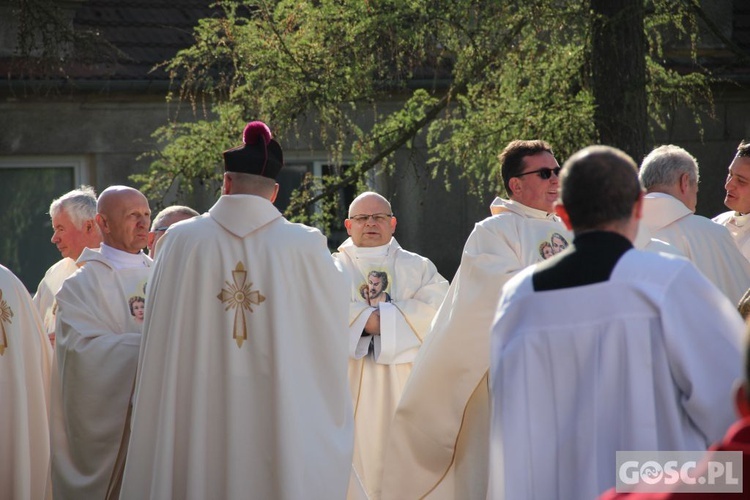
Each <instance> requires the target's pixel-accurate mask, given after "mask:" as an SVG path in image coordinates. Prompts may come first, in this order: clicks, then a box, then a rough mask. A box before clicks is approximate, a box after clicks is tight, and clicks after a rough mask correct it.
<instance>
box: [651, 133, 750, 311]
mask: <svg viewBox="0 0 750 500" xmlns="http://www.w3.org/2000/svg"><path fill="white" fill-rule="evenodd" d="M639 177H640V180H641V183H642V184H643V187H644V188H646V192H647V194H646V196H645V198H644V202H643V220H642V221H641V225H640V231H639V234H638V239H637V240H636V247H637V248H646V249H651V245H650V244H645V243H647V242H648V238H655V239H658V240H662V241H664V242H666V243H669V244H670V245H672V246H673V247H675V248H676V249H677V250H678V251H679V252H681V253H682V255H684V256H685V257H687V258H688V259H690V260H691V261H692V262H693V263H694V264H695V266H696V267H697V268H698V269H699V270H700V271H701V272H702V273H703V274H704V275H705V276H706V277H707V278H708V279H709V280H711V281H712V282H713V284H714V285H716V286H717V287H718V288H719V289H720V290H721V291H722V292H724V294H725V295H726V296H727V297H728V298H729V300H731V301H732V303H733V304H737V303H738V302H739V300H740V298H742V295H743V294H744V293H745V291H746V290H747V289H748V288H750V262H748V260H747V259H746V258H745V257H744V256H743V255H742V253H741V252H740V250H739V249H738V248H737V245H736V244H735V242H734V240H733V239H732V236H731V234H730V233H729V231H728V230H727V228H725V227H723V226H721V225H720V224H717V223H715V222H713V221H712V220H710V219H707V218H706V217H702V216H700V215H696V214H695V213H694V212H695V207H696V205H697V202H698V181H699V173H698V162H697V161H696V160H695V158H694V157H693V156H692V155H691V154H690V153H688V152H687V151H685V150H684V149H682V148H680V147H678V146H674V145H665V146H659V147H657V148H655V149H654V150H653V151H651V153H649V154H648V155H647V156H646V157H645V158H644V159H643V162H642V163H641V168H640V173H639Z"/></svg>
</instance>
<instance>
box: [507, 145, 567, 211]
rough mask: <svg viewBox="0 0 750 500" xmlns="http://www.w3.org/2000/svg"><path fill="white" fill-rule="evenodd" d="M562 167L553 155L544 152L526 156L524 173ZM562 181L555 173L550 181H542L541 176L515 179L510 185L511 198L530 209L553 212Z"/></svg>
mask: <svg viewBox="0 0 750 500" xmlns="http://www.w3.org/2000/svg"><path fill="white" fill-rule="evenodd" d="M559 166H560V165H559V164H558V163H557V160H556V159H555V157H554V156H552V154H551V153H549V152H547V151H543V152H541V153H537V154H535V155H531V156H526V157H524V159H523V171H522V172H521V174H523V173H526V172H532V171H534V170H539V169H540V168H550V169H554V168H558V167H559ZM559 184H560V179H559V178H558V177H557V175H555V174H554V173H553V174H552V175H551V176H550V178H549V179H542V178H541V177H540V176H539V174H529V175H522V176H520V177H513V178H511V179H510V181H509V185H510V188H511V190H512V191H513V193H512V194H511V195H510V198H511V199H512V200H513V201H517V202H519V203H522V204H523V205H526V206H527V207H530V208H535V209H537V210H543V211H545V212H548V213H550V212H552V210H553V209H552V206H553V205H554V203H555V200H557V188H558V186H559Z"/></svg>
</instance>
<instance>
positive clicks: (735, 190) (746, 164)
mask: <svg viewBox="0 0 750 500" xmlns="http://www.w3.org/2000/svg"><path fill="white" fill-rule="evenodd" d="M724 188H725V189H726V190H727V195H726V197H725V198H724V204H725V205H726V206H727V208H729V209H730V210H734V211H735V212H739V213H741V214H746V213H750V157H747V156H738V157H735V159H734V161H732V164H731V165H729V173H728V174H727V181H726V183H725V184H724Z"/></svg>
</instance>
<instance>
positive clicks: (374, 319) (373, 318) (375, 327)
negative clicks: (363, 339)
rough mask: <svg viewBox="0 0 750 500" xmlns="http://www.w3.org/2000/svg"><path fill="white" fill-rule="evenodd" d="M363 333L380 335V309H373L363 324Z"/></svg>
mask: <svg viewBox="0 0 750 500" xmlns="http://www.w3.org/2000/svg"><path fill="white" fill-rule="evenodd" d="M365 333H366V334H368V335H380V309H375V311H373V313H372V314H370V317H369V318H367V323H365Z"/></svg>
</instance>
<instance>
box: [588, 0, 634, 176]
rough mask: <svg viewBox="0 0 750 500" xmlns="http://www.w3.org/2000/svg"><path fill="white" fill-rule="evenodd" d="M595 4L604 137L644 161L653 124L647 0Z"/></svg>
mask: <svg viewBox="0 0 750 500" xmlns="http://www.w3.org/2000/svg"><path fill="white" fill-rule="evenodd" d="M591 10H592V13H593V17H594V19H593V25H592V28H593V29H592V52H591V82H592V88H593V93H594V100H595V102H596V110H595V112H594V121H595V123H596V128H597V130H598V132H599V139H600V141H601V143H602V144H606V145H609V146H615V147H617V148H620V149H622V150H623V151H625V152H626V153H628V154H629V155H630V156H632V157H633V159H634V160H635V161H636V163H640V161H641V159H642V158H643V156H644V154H645V152H646V151H645V149H646V137H647V130H648V113H647V110H646V105H647V104H646V103H647V100H646V58H645V54H646V35H645V33H644V30H643V18H644V4H643V1H642V0H591Z"/></svg>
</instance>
